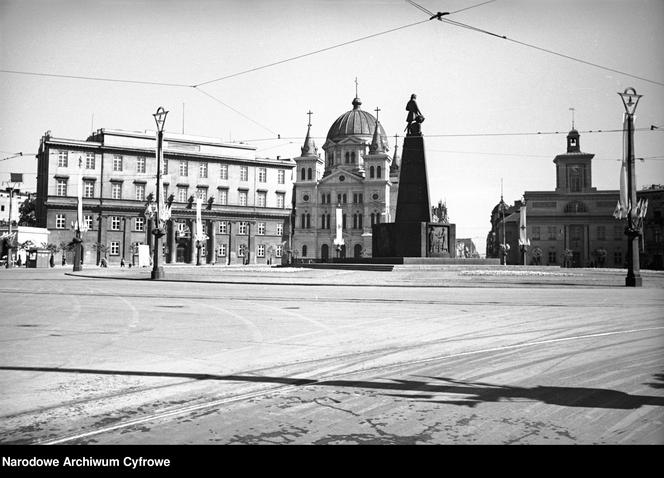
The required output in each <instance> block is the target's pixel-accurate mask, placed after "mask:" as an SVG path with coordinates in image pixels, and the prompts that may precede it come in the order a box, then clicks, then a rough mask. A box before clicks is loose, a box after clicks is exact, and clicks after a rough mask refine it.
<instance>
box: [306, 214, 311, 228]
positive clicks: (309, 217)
mask: <svg viewBox="0 0 664 478" xmlns="http://www.w3.org/2000/svg"><path fill="white" fill-rule="evenodd" d="M309 228H311V214H307V229H309Z"/></svg>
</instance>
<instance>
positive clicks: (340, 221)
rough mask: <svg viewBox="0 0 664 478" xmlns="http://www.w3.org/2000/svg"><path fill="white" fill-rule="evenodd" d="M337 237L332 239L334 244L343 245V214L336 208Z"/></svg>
mask: <svg viewBox="0 0 664 478" xmlns="http://www.w3.org/2000/svg"><path fill="white" fill-rule="evenodd" d="M336 219H337V225H336V229H337V236H336V237H335V238H334V244H335V245H337V246H342V245H343V243H344V238H343V212H342V210H341V208H337V215H336Z"/></svg>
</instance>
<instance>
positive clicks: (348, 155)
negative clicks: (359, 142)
mask: <svg viewBox="0 0 664 478" xmlns="http://www.w3.org/2000/svg"><path fill="white" fill-rule="evenodd" d="M345 158H346V164H348V163H349V162H350V153H349V152H348V151H346V155H345Z"/></svg>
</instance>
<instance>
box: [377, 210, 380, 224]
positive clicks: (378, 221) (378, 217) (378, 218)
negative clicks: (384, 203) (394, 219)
mask: <svg viewBox="0 0 664 478" xmlns="http://www.w3.org/2000/svg"><path fill="white" fill-rule="evenodd" d="M376 224H380V213H378V212H377V213H376Z"/></svg>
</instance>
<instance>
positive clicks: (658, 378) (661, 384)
mask: <svg viewBox="0 0 664 478" xmlns="http://www.w3.org/2000/svg"><path fill="white" fill-rule="evenodd" d="M654 379H655V381H654V382H648V383H647V384H646V385H650V386H651V387H652V388H664V372H663V373H656V374H655V375H654Z"/></svg>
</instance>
